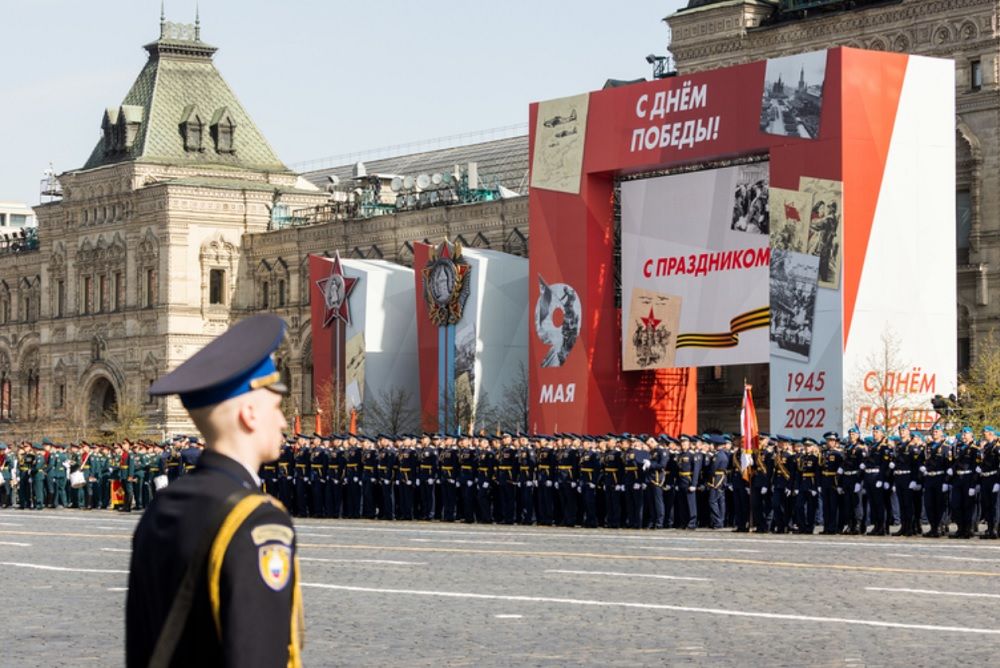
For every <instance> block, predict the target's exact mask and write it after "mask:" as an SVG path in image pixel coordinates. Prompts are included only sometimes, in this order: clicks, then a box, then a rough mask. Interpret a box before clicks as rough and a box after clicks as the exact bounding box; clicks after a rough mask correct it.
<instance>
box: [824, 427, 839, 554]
mask: <svg viewBox="0 0 1000 668" xmlns="http://www.w3.org/2000/svg"><path fill="white" fill-rule="evenodd" d="M823 440H824V441H826V449H825V450H824V451H823V453H822V460H821V461H822V463H821V464H820V476H821V477H820V479H819V483H820V494H821V500H822V502H823V531H821V532H820V533H822V534H823V535H825V536H832V535H834V534H838V533H840V527H841V526H842V525H843V524H844V522H843V521H842V520H841V519H840V518H841V496H842V495H843V493H844V488H843V486H842V482H843V480H842V476H843V475H844V453H843V452H842V451H841V449H840V436H839V435H838V434H837V432H835V431H828V432H827V433H825V434H823Z"/></svg>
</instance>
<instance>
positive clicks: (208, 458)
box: [198, 448, 260, 489]
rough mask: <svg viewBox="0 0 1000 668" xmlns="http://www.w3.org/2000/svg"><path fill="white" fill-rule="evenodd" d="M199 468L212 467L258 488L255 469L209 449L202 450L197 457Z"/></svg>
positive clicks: (258, 480) (258, 482)
mask: <svg viewBox="0 0 1000 668" xmlns="http://www.w3.org/2000/svg"><path fill="white" fill-rule="evenodd" d="M198 468H199V469H214V470H216V471H220V472H222V473H224V474H226V475H228V476H230V477H232V478H235V479H237V480H239V481H240V482H246V483H248V484H249V485H252V486H253V489H260V478H259V477H258V476H257V472H256V471H251V470H250V469H248V468H247V467H245V466H243V464H241V463H240V462H238V461H236V460H235V459H233V458H231V457H227V456H226V455H223V454H220V453H218V452H215V451H214V450H209V449H208V448H206V449H205V450H203V451H202V453H201V457H199V458H198Z"/></svg>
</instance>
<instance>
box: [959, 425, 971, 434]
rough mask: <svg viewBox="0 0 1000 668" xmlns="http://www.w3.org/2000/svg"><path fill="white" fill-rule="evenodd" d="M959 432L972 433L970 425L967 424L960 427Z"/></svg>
mask: <svg viewBox="0 0 1000 668" xmlns="http://www.w3.org/2000/svg"><path fill="white" fill-rule="evenodd" d="M961 433H963V434H971V433H972V427H968V426H966V427H962V431H961Z"/></svg>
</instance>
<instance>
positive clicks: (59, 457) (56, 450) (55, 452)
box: [45, 445, 69, 508]
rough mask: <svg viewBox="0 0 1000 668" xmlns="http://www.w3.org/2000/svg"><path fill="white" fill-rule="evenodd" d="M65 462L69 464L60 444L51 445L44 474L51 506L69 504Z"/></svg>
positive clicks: (62, 506) (59, 506) (63, 506)
mask: <svg viewBox="0 0 1000 668" xmlns="http://www.w3.org/2000/svg"><path fill="white" fill-rule="evenodd" d="M66 464H69V455H67V454H66V450H65V449H63V446H61V445H52V447H51V450H50V451H49V463H48V466H47V467H46V471H45V475H46V476H47V478H48V483H49V496H50V497H51V506H52V507H53V508H65V507H66V506H68V505H69V501H68V499H67V498H66V479H67V478H68V477H69V476H68V475H67V474H66V468H67V467H66V466H65V465H66Z"/></svg>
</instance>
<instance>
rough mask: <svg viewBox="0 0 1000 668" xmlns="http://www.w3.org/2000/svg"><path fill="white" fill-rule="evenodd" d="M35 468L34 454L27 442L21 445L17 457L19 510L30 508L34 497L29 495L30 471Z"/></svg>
mask: <svg viewBox="0 0 1000 668" xmlns="http://www.w3.org/2000/svg"><path fill="white" fill-rule="evenodd" d="M34 468H35V452H34V450H33V449H32V447H31V444H30V443H28V442H27V441H24V442H22V443H21V449H20V452H19V454H18V457H17V472H18V477H19V479H20V482H19V484H18V490H17V491H18V493H17V501H18V507H19V508H20V509H21V510H24V509H25V508H31V504H32V501H34V495H33V494H32V493H31V483H32V476H31V471H32V469H34Z"/></svg>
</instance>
